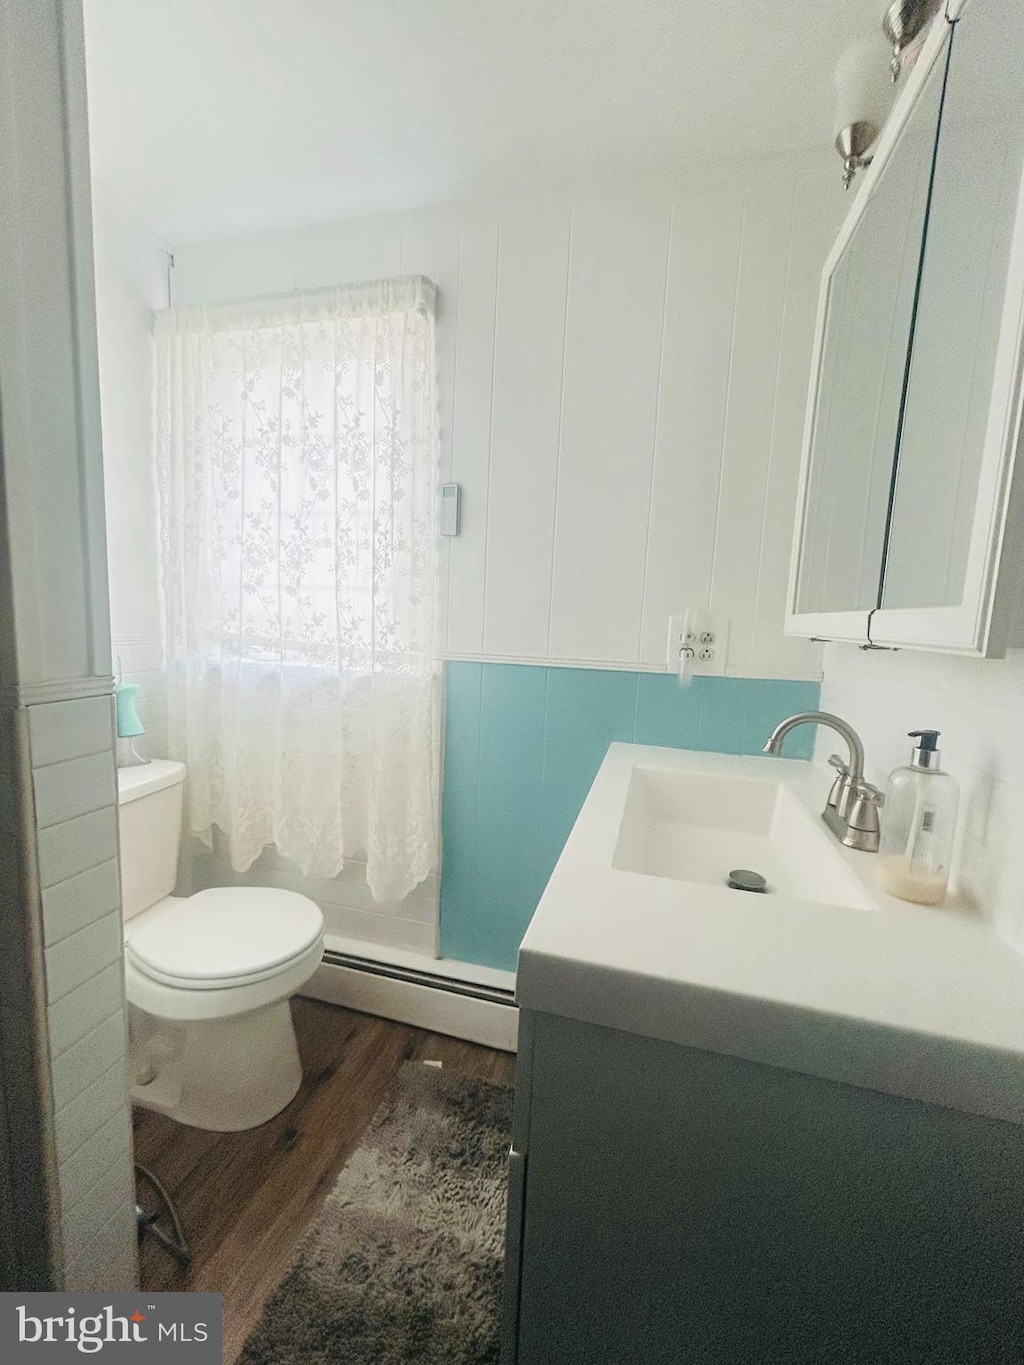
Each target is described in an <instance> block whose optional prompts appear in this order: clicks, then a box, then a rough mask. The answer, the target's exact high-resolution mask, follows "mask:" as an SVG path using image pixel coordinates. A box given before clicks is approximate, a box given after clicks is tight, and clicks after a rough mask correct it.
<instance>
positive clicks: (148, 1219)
mask: <svg viewBox="0 0 1024 1365" xmlns="http://www.w3.org/2000/svg"><path fill="white" fill-rule="evenodd" d="M135 1175H136V1177H137V1178H138V1179H141V1180H144V1181H145V1182H146V1184H147V1185H148V1186H149V1187H150V1189H152V1190H153V1191H154V1192H155V1194H156V1196H157V1198H158V1199H159V1201H160V1203H161V1204H162V1205H163V1207H162V1208H161V1209H160V1210H159V1211H158V1212H157V1213H148V1212H147V1211H146V1210H145V1209H144V1208H143V1207H142V1205H141V1204H140V1203H138V1202H136V1204H135V1223H136V1226H137V1228H138V1232H139V1243H140V1244H141V1243H142V1240H143V1238H144V1237H146V1235H147V1234H148V1235H149V1236H150V1237H153V1238H155V1240H156V1241H158V1242H159V1243H160V1245H161V1246H162V1247H163V1248H164V1250H165V1251H169V1252H170V1254H171V1255H172V1256H173V1257H174V1258H175V1260H176V1261H177V1262H178V1264H179V1265H181V1266H182V1267H183V1268H184V1269H186V1270H187V1269H188V1267H189V1266H190V1265H191V1264H192V1253H191V1251H190V1250H189V1246H188V1242H186V1240H185V1234H184V1232H183V1231H182V1227H181V1219H180V1218H179V1217H178V1210H177V1209H176V1208H175V1206H174V1200H173V1199H172V1198H171V1196H170V1195H169V1194H168V1193H167V1191H166V1190H165V1189H164V1187H163V1185H162V1184H161V1183H160V1181H159V1180H158V1179H157V1178H156V1176H155V1175H154V1174H153V1172H152V1171H150V1170H147V1168H146V1167H145V1166H141V1165H140V1164H139V1163H138V1162H136V1163H135ZM164 1213H166V1214H167V1219H168V1221H169V1223H170V1225H171V1231H170V1232H165V1231H164V1229H163V1228H162V1227H160V1225H159V1223H158V1222H157V1219H159V1218H160V1217H161V1216H162V1215H163V1214H164Z"/></svg>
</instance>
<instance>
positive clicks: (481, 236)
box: [448, 218, 498, 654]
mask: <svg viewBox="0 0 1024 1365" xmlns="http://www.w3.org/2000/svg"><path fill="white" fill-rule="evenodd" d="M497 283H498V221H497V219H496V218H481V219H472V220H470V221H467V222H466V223H464V224H463V227H462V237H461V244H460V250H459V298H458V319H457V322H456V334H455V378H454V386H453V394H454V406H453V411H452V478H453V479H454V480H456V481H457V482H459V483H461V484H462V486H463V487H462V518H461V532H460V534H459V536H458V538H457V539H456V540H455V541H453V542H452V545H451V550H450V573H449V584H448V648H449V649H450V650H453V651H454V652H456V653H460V654H479V653H480V652H481V650H482V648H483V630H484V581H485V578H486V573H487V490H488V480H489V465H490V454H489V452H490V441H491V381H492V378H493V373H494V308H495V299H496V294H497Z"/></svg>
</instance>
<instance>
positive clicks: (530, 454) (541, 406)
mask: <svg viewBox="0 0 1024 1365" xmlns="http://www.w3.org/2000/svg"><path fill="white" fill-rule="evenodd" d="M569 234H570V213H569V211H568V209H565V208H561V209H551V210H547V211H542V212H538V213H529V214H517V215H514V216H511V217H509V218H506V219H504V220H503V221H502V226H501V266H500V272H499V276H498V305H497V316H496V319H495V329H494V331H495V355H494V395H493V400H492V402H493V406H492V426H491V457H490V477H489V480H488V499H487V506H488V517H487V583H486V598H485V604H484V633H483V652H484V653H485V654H486V653H497V654H517V655H522V656H524V657H527V658H529V657H533V658H538V659H543V658H545V657H546V655H547V646H548V641H547V618H548V604H549V602H550V600H551V556H552V548H553V541H554V522H555V482H556V477H557V470H558V438H559V419H560V413H561V401H562V363H563V355H564V343H565V307H566V288H567V284H568V269H569Z"/></svg>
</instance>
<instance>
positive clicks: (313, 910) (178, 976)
mask: <svg viewBox="0 0 1024 1365" xmlns="http://www.w3.org/2000/svg"><path fill="white" fill-rule="evenodd" d="M323 927H324V922H323V915H322V914H321V912H320V907H319V906H318V905H316V904H315V902H313V901H311V900H309V899H308V897H306V896H301V895H299V894H298V893H297V892H295V891H281V890H278V889H277V888H276V887H265V886H245V887H242V886H238V887H216V888H213V889H211V890H208V891H198V892H197V893H196V894H195V895H194V896H188V897H186V898H177V897H173V896H169V897H167V899H166V900H163V901H159V902H158V903H157V904H156V905H154V906H153V907H152V908H151V909H149V910H146V911H143V913H142V914H141V915H137V916H135V917H134V918H133V919H132V920H130V921H129V922H128V924H127V925H126V941H125V955H126V957H127V959H128V961H129V962H130V963H131V965H132V966H133V967H134V968H135V969H136V970H137V971H138V972H140V973H141V974H142V975H143V976H145V977H148V978H149V979H150V980H151V981H157V982H160V983H161V984H162V985H164V986H170V987H174V988H175V989H177V990H185V991H209V990H224V989H225V988H231V987H242V986H249V985H253V984H255V983H256V982H260V981H265V980H268V979H269V978H272V977H276V976H279V975H281V974H282V973H284V972H287V971H288V970H289V969H290V968H291V967H292V965H293V964H295V963H297V962H298V961H299V960H300V959H303V958H305V957H306V955H307V954H308V953H309V951H310V950H311V949H312V948H314V947H316V946H317V945H318V944H319V942H320V940H321V938H322V935H323Z"/></svg>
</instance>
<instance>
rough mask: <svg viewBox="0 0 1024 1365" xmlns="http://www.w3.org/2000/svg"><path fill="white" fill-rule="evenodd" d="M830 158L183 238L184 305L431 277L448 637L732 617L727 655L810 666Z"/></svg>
mask: <svg viewBox="0 0 1024 1365" xmlns="http://www.w3.org/2000/svg"><path fill="white" fill-rule="evenodd" d="M844 208H845V205H844V201H843V196H842V192H841V190H839V189H838V180H837V177H836V174H835V166H834V164H833V162H832V159H831V158H829V157H825V156H817V155H816V156H814V157H809V156H806V155H802V156H800V157H791V158H780V159H778V160H775V161H772V162H769V163H765V162H762V161H759V162H757V163H756V164H755V163H752V162H749V161H745V162H742V163H732V164H724V165H722V166H719V167H715V168H702V169H694V170H689V171H687V172H686V173H685V174H680V175H679V176H677V177H676V178H675V179H673V180H671V181H667V180H664V179H661V180H646V181H640V182H636V183H633V184H627V185H609V186H604V187H600V188H594V189H592V190H590V191H587V192H585V193H577V194H574V195H572V196H566V197H564V198H560V197H545V198H543V199H541V198H533V199H530V200H515V201H503V202H501V203H485V204H469V205H459V206H454V207H448V208H442V209H434V210H429V211H424V212H420V213H415V214H397V215H388V216H384V217H379V218H375V219H368V220H363V221H361V222H354V223H344V224H338V225H333V226H327V227H316V228H309V229H304V230H302V231H290V232H284V233H276V234H271V235H268V236H262V237H257V238H252V239H247V240H234V241H228V242H217V243H210V244H205V245H199V246H189V247H186V248H185V249H183V250H180V251H178V252H177V253H176V266H175V269H174V271H173V275H172V291H173V297H174V301H175V302H176V303H198V302H210V301H213V300H215V299H223V298H230V297H243V296H252V295H259V294H267V293H275V292H280V291H288V290H292V289H302V288H313V287H318V286H323V285H330V284H334V283H344V282H349V281H355V280H363V279H372V278H376V277H382V276H390V275H397V274H401V273H423V274H427V275H429V276H430V277H431V278H433V279H434V280H435V281H436V282H437V284H438V286H439V328H438V336H439V352H440V354H439V368H440V393H441V405H442V411H441V423H442V462H443V466H442V467H443V477H444V478H445V479H453V480H457V481H458V482H459V483H460V484H461V485H462V489H463V521H462V534H461V535H460V537H459V538H458V539H457V540H456V541H454V542H446V545H445V555H446V559H445V563H444V566H443V572H444V574H445V577H446V581H447V585H448V594H447V620H446V622H445V623H444V649H445V652H446V654H447V656H448V657H451V658H472V659H512V660H524V661H541V660H543V661H554V662H560V663H563V662H564V663H570V662H578V663H591V664H595V665H604V666H612V667H619V668H622V667H625V668H630V667H632V668H650V669H659V668H663V667H664V664H665V648H666V633H667V618H668V616H669V614H670V613H672V612H674V611H677V610H679V609H680V607H681V606H686V605H690V604H692V605H697V606H703V605H705V604H707V603H710V604H711V606H712V608H713V610H714V611H715V612H716V613H719V614H725V615H727V616H729V617H730V618H731V622H732V631H731V640H730V651H729V659H728V671H729V672H730V673H732V674H736V675H741V676H752V677H783V678H815V677H817V676H818V675H819V652H818V649H817V647H816V646H814V645H811V644H809V643H808V642H806V641H799V640H787V639H784V638H783V635H782V629H781V624H782V618H783V612H784V600H785V584H786V576H787V572H788V564H789V547H790V537H791V533H792V521H793V507H794V503H795V497H796V479H797V468H798V462H799V446H800V437H801V427H802V420H803V407H804V396H805V391H806V384H807V376H808V372H809V365H810V347H811V334H812V329H813V322H814V308H815V303H816V298H817V288H818V276H819V271H820V267H821V263H822V260H823V258H824V255H825V252H826V250H827V248H828V245H829V244H830V242H831V240H832V237H833V235H834V232H835V229H836V227H837V226H838V222H839V219H840V217H841V215H842V212H843V210H844Z"/></svg>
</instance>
